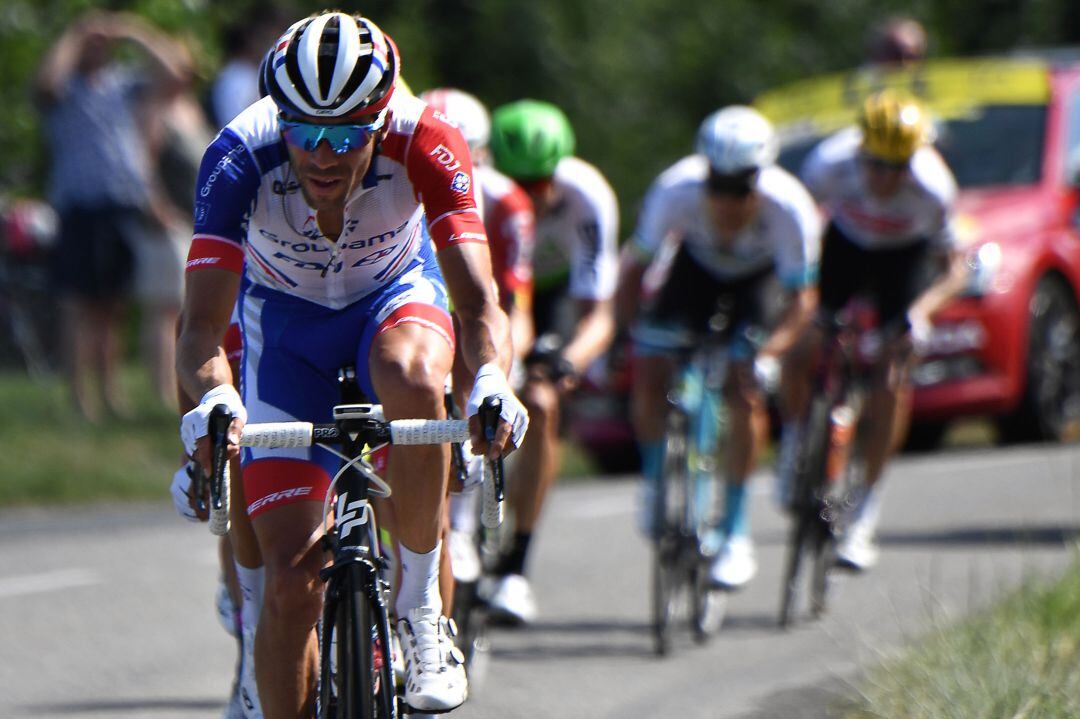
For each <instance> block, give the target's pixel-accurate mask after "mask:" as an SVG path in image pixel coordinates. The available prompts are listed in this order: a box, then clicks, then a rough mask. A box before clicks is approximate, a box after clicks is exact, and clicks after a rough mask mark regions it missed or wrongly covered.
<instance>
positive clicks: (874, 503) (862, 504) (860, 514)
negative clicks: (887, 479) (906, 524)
mask: <svg viewBox="0 0 1080 719" xmlns="http://www.w3.org/2000/svg"><path fill="white" fill-rule="evenodd" d="M880 515H881V482H875V483H874V484H873V485H872V486H870V487H863V488H862V495H861V496H860V497H859V500H858V502H856V504H855V509H854V511H853V512H852V519H853V520H854V522H858V523H859V525H861V526H862V527H863V528H864V529H869V530H870V531H871V532H872V531H874V530H875V529H877V523H878V517H879V516H880ZM854 522H853V523H854Z"/></svg>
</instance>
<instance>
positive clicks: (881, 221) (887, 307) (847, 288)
mask: <svg viewBox="0 0 1080 719" xmlns="http://www.w3.org/2000/svg"><path fill="white" fill-rule="evenodd" d="M932 134H933V125H932V122H931V119H930V117H929V115H928V113H927V111H926V109H925V108H924V107H923V106H922V105H921V104H920V103H919V102H918V101H916V100H915V99H914V98H912V97H910V96H907V95H905V94H903V93H900V92H897V91H895V90H882V91H879V92H876V93H873V94H871V95H870V96H868V97H867V98H866V100H865V102H864V103H863V104H862V107H861V109H860V112H859V117H858V126H857V127H850V128H847V129H844V130H841V131H840V132H839V133H837V134H835V135H833V136H832V137H829V138H827V139H826V140H824V141H823V142H821V143H820V144H819V145H818V146H817V147H815V148H814V150H813V151H812V152H811V154H810V155H809V156H808V157H807V159H806V162H805V164H804V166H803V169H802V176H803V180H804V181H805V182H806V186H807V187H808V188H809V189H810V191H811V193H812V194H813V195H814V196H815V198H817V200H818V202H819V203H820V204H821V205H822V206H823V207H824V208H825V210H826V211H827V212H828V215H829V224H828V228H827V230H826V231H825V237H824V247H823V250H822V259H821V281H820V288H821V311H822V312H823V313H825V314H833V313H835V312H837V311H838V310H839V309H841V308H842V307H843V306H844V305H845V304H846V303H847V301H848V300H849V299H850V298H851V297H852V295H853V294H855V293H856V292H858V291H860V290H862V291H865V292H867V293H868V294H869V296H870V297H871V299H873V300H874V302H875V304H876V307H877V310H878V315H879V320H880V324H881V327H882V329H883V331H890V330H891V331H894V332H899V333H901V334H902V335H903V336H905V337H909V338H910V339H912V340H913V342H887V343H886V344H885V348H884V349H885V352H884V357H883V358H882V360H881V362H882V367H881V372H879V373H878V376H877V377H876V378H875V379H874V382H875V386H874V387H873V388H872V389H871V392H870V397H869V398H868V404H867V419H868V421H869V427H868V428H867V440H866V445H865V448H866V449H865V451H866V487H865V491H863V492H862V494H861V496H860V497H859V498H858V501H857V502H856V503H855V505H854V507H853V510H852V513H851V516H850V517H849V520H850V521H849V522H846V524H847V530H846V532H845V536H844V537H843V538H842V540H841V542H840V544H839V546H838V548H837V554H838V558H839V560H840V562H841V563H842V564H844V565H847V566H849V567H851V568H854V569H866V568H869V567H870V566H872V565H873V564H874V563H875V562H876V560H877V554H878V553H877V548H876V547H875V545H874V542H873V537H874V531H875V528H876V525H877V519H878V514H879V511H880V494H879V491H880V482H879V480H880V478H881V474H882V471H883V469H884V467H885V463H886V461H887V460H888V457H889V454H890V453H891V451H892V449H893V445H894V444H895V441H894V438H895V436H896V434H897V432H896V427H897V426H898V424H899V423H901V422H902V417H903V415H904V414H905V407H906V404H907V395H908V394H909V392H910V388H909V387H908V382H907V378H908V371H909V368H910V363H911V359H912V351H911V350H912V344H913V343H914V344H916V345H918V344H919V343H921V342H923V341H925V340H926V339H928V335H929V330H930V317H931V316H932V314H933V313H934V312H935V311H936V310H937V309H939V308H940V307H941V306H942V305H944V304H945V303H946V302H947V301H948V300H949V298H950V297H952V296H953V295H954V294H955V293H956V292H958V291H959V290H960V289H961V288H962V287H963V285H964V282H965V279H964V278H965V271H964V262H963V258H962V256H961V255H960V254H959V253H958V252H956V251H955V247H954V240H953V235H952V232H951V229H950V217H951V214H952V207H953V202H954V200H955V197H956V181H955V180H954V179H953V176H952V173H951V172H950V171H949V168H948V167H947V166H946V164H945V161H944V160H943V159H942V158H941V156H940V155H939V154H938V153H937V151H936V150H935V149H934V148H933V147H932V145H931V139H932ZM942 270H944V271H942ZM935 275H937V277H936V279H935ZM814 334H816V335H818V338H817V342H820V333H819V332H818V331H817V330H815V331H814Z"/></svg>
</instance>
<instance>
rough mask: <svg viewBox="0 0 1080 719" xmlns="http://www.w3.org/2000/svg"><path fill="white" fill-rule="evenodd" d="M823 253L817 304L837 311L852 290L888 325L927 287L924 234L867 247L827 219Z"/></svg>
mask: <svg viewBox="0 0 1080 719" xmlns="http://www.w3.org/2000/svg"><path fill="white" fill-rule="evenodd" d="M823 245H824V246H823V248H822V253H821V281H820V288H821V308H822V310H824V311H825V312H828V313H833V314H835V313H836V312H838V311H839V310H841V309H843V307H844V305H846V304H847V303H848V301H849V300H850V299H851V298H852V296H853V295H855V294H865V295H866V296H867V297H868V298H869V299H870V300H871V301H872V302H873V303H874V305H875V306H876V307H877V310H878V317H879V322H880V324H881V325H883V326H884V325H888V324H891V323H892V322H894V321H895V320H898V319H902V318H904V317H905V316H906V315H907V311H908V308H909V307H910V306H911V303H912V302H914V301H915V300H916V299H918V297H919V295H920V294H922V292H923V291H924V290H925V289H926V288H927V287H929V286H930V283H931V282H932V281H933V276H934V270H935V266H934V262H933V259H934V252H933V250H932V248H931V245H930V241H929V240H927V239H922V240H918V241H916V242H914V243H913V244H910V245H905V246H903V247H897V248H889V249H880V250H868V249H865V248H863V247H860V246H859V245H857V244H855V243H854V242H852V241H851V240H850V239H848V238H847V237H846V236H845V235H844V234H843V233H842V232H841V231H840V230H839V228H837V227H836V225H834V224H832V223H830V224H829V228H828V229H827V230H826V232H825V238H824V240H823Z"/></svg>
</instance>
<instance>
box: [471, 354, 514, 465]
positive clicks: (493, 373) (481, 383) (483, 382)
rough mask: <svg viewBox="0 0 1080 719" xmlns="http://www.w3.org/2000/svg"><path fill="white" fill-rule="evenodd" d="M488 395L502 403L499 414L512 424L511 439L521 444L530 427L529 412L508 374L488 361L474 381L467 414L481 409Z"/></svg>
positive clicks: (473, 413)
mask: <svg viewBox="0 0 1080 719" xmlns="http://www.w3.org/2000/svg"><path fill="white" fill-rule="evenodd" d="M488 397H494V398H495V399H497V400H499V401H500V402H501V403H502V410H501V411H500V412H499V416H500V417H501V418H502V419H503V421H505V422H506V423H507V424H509V425H510V439H511V441H512V442H513V443H514V446H515V447H520V446H521V440H522V439H524V438H525V430H526V429H528V428H529V413H528V412H527V411H526V410H525V405H523V404H521V402H520V401H518V398H517V397H516V396H514V390H512V389H510V383H509V382H508V381H507V380H506V375H505V374H503V371H502V370H501V369H500V368H499V366H498V365H495V364H492V363H488V364H486V365H484V366H482V367H481V368H480V370H479V371H478V372H477V373H476V379H475V380H474V381H473V388H472V394H470V395H469V401H468V402H467V403H466V405H465V416H467V417H472V416H473V415H475V414H476V413H477V412H479V411H480V405H481V404H483V402H484V400H485V399H487V398H488Z"/></svg>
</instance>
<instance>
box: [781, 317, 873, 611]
mask: <svg viewBox="0 0 1080 719" xmlns="http://www.w3.org/2000/svg"><path fill="white" fill-rule="evenodd" d="M875 315H876V313H875V312H874V310H873V308H872V307H871V306H870V305H869V304H867V303H866V302H864V301H862V300H860V299H856V300H853V301H852V302H849V303H848V305H847V306H846V307H845V308H844V309H843V310H841V311H840V312H838V313H836V314H835V315H834V316H832V317H829V318H826V320H825V322H824V327H823V329H824V331H825V342H824V351H823V354H822V357H821V359H820V361H819V362H818V364H817V366H816V368H815V370H814V376H813V380H812V385H811V387H812V392H813V394H812V397H813V399H812V400H811V402H810V406H809V408H808V410H807V413H806V417H805V419H804V421H803V427H802V430H803V431H802V441H801V442H800V445H799V450H798V454H797V459H796V463H795V473H794V481H793V489H792V494H791V501H790V504H789V506H788V509H789V511H790V514H791V516H792V519H793V524H792V528H791V533H790V535H789V540H788V550H787V562H786V567H785V571H784V583H783V585H782V592H781V603H780V617H779V622H780V626H781V627H782V628H787V627H788V626H790V624H791V621H792V619H793V616H794V612H795V605H796V603H797V600H798V597H799V575H800V572H801V570H802V565H803V562H804V560H806V561H809V562H810V563H811V565H812V566H811V572H810V576H809V590H810V592H809V600H810V615H811V617H812V618H813V619H818V618H820V617H821V616H822V615H823V614H824V613H825V611H826V608H827V607H826V605H827V595H828V590H829V582H830V580H829V575H830V571H831V570H832V569H833V567H834V566H835V565H836V543H837V538H838V537H839V536H841V535H842V532H843V529H844V528H843V526H842V522H843V520H844V518H845V517H846V516H847V515H848V513H849V510H850V509H851V508H852V506H853V504H854V500H855V492H856V491H857V489H858V488H859V487H860V486H861V485H862V483H863V469H864V461H863V454H862V453H863V446H862V445H863V442H862V440H861V437H860V436H859V427H860V420H861V419H862V415H863V409H864V405H865V402H866V397H867V392H868V388H869V386H870V384H871V378H872V376H873V374H874V373H875V372H878V371H879V370H880V359H881V356H882V348H883V347H884V346H885V341H886V337H887V335H886V333H884V332H883V331H882V330H881V329H880V328H878V327H877V323H876V316H875Z"/></svg>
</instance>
